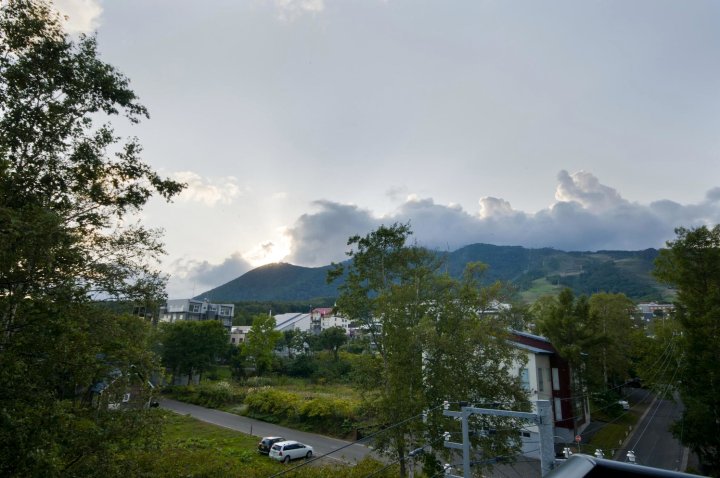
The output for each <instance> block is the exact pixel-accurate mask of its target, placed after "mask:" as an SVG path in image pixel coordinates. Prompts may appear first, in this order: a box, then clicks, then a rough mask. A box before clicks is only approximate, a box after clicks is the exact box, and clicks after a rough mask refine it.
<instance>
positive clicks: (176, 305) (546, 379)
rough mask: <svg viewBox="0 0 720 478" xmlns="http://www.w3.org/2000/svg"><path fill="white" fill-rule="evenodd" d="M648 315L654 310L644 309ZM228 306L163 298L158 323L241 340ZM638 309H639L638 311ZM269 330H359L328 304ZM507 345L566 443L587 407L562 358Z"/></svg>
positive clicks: (524, 343) (540, 346)
mask: <svg viewBox="0 0 720 478" xmlns="http://www.w3.org/2000/svg"><path fill="white" fill-rule="evenodd" d="M661 306H662V304H648V307H661ZM502 308H503V305H502V304H501V305H497V306H496V307H493V309H492V310H490V311H486V312H487V313H497V311H499V310H500V309H502ZM648 310H649V311H650V312H649V313H650V314H653V313H656V312H654V310H657V309H648ZM234 311H235V308H234V305H233V304H215V303H211V302H208V301H207V300H196V299H181V300H169V301H168V302H167V305H166V306H165V307H163V308H162V309H161V312H160V321H163V322H176V321H178V320H220V321H222V323H223V325H225V327H227V328H228V332H229V336H230V342H231V343H232V344H234V345H239V344H241V343H243V342H244V341H245V340H246V338H247V334H248V332H249V331H250V328H251V327H250V326H233V325H232V317H233V315H234ZM643 312H644V310H643ZM274 317H275V323H276V325H275V330H278V331H281V332H284V331H287V330H296V331H301V332H309V333H316V334H317V333H320V332H321V331H322V330H325V329H328V328H330V327H341V328H343V329H345V331H346V333H347V334H348V335H349V336H353V335H356V334H359V333H360V331H359V330H358V329H355V328H353V327H352V326H351V324H350V321H349V320H348V319H347V318H344V317H341V316H338V315H335V314H334V313H333V309H332V308H329V307H328V308H322V307H321V308H316V309H313V310H311V311H310V312H307V313H297V312H293V313H286V314H277V315H275V316H274ZM510 340H511V342H512V344H513V345H514V346H515V347H517V348H518V349H520V350H521V351H522V352H523V353H524V355H525V357H524V358H525V361H524V363H523V364H518V366H517V369H516V370H515V371H514V373H515V375H516V376H517V377H519V378H520V382H521V384H522V385H523V387H524V388H525V389H526V390H527V393H528V397H529V399H530V400H531V401H533V402H534V401H536V400H548V401H549V402H550V403H551V404H552V411H553V417H554V421H555V431H554V434H555V438H556V440H557V441H558V442H563V443H569V442H572V441H573V440H574V438H575V436H576V435H577V434H580V433H582V431H583V430H584V429H585V427H587V425H588V424H589V423H590V408H589V403H588V399H587V396H586V395H585V394H581V395H580V396H573V393H572V390H573V389H574V387H573V386H572V383H573V380H574V372H573V370H571V368H570V366H569V364H568V363H567V361H565V360H564V359H563V358H562V357H560V355H559V354H558V352H557V350H556V349H555V348H554V347H553V345H552V344H551V343H550V341H549V340H548V339H546V338H544V337H541V336H537V335H532V334H529V333H525V332H519V331H513V332H512V334H511V337H510ZM522 433H523V442H524V443H525V444H526V445H525V447H526V448H527V450H525V452H526V454H527V455H528V456H532V455H534V454H536V453H537V450H536V449H537V443H538V440H539V432H538V430H537V429H536V427H528V428H526V429H525V430H524V431H523V432H522Z"/></svg>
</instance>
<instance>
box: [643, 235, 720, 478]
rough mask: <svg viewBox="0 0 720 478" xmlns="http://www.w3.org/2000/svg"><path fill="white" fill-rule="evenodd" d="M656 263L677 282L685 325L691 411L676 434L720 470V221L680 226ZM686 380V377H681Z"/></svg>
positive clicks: (682, 373)
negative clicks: (695, 226) (685, 226)
mask: <svg viewBox="0 0 720 478" xmlns="http://www.w3.org/2000/svg"><path fill="white" fill-rule="evenodd" d="M675 232H676V234H677V238H676V239H675V240H674V241H670V242H668V243H667V246H668V247H667V249H663V250H661V251H660V255H659V256H658V258H657V260H656V263H655V267H656V269H655V276H656V277H657V278H658V279H660V280H661V281H663V282H665V283H668V284H671V285H674V286H675V287H677V298H676V301H675V305H676V309H675V317H674V320H677V322H678V323H679V324H680V327H681V332H682V339H681V340H678V341H677V343H678V344H679V354H678V355H679V361H678V370H677V373H676V374H673V375H675V377H676V380H677V382H676V385H677V386H678V388H679V390H680V394H681V397H682V401H683V404H684V405H685V411H684V412H683V417H682V420H681V422H679V423H678V424H676V426H675V429H674V431H675V433H676V435H677V436H678V437H679V438H680V439H681V440H682V442H683V443H684V444H685V445H687V446H689V447H691V448H692V449H693V451H695V452H696V453H697V454H698V455H699V456H700V458H701V460H702V462H703V463H704V464H705V465H706V466H707V467H708V470H706V471H708V472H709V473H710V474H711V475H714V476H716V475H718V474H720V435H719V434H718V426H720V347H718V343H720V225H716V226H715V227H713V228H707V227H705V226H702V227H699V228H696V229H685V228H679V229H676V231H675ZM679 379H681V380H679Z"/></svg>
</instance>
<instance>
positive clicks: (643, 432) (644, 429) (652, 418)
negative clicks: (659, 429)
mask: <svg viewBox="0 0 720 478" xmlns="http://www.w3.org/2000/svg"><path fill="white" fill-rule="evenodd" d="M680 365H681V364H680V363H678V365H677V367H676V368H675V373H673V376H672V378H671V379H670V383H668V384H667V386H666V387H665V392H664V394H665V393H667V392H669V391H670V387H671V386H672V383H673V381H674V380H675V376H676V375H677V373H678V371H679V370H680ZM660 405H662V401H658V404H657V406H656V407H655V411H654V412H653V414H652V415H651V416H650V419H649V420H648V421H647V423H646V424H645V428H643V431H642V432H641V433H640V436H639V437H638V439H637V440H636V441H635V444H634V445H633V447H632V450H634V449H635V447H636V446H637V445H638V443H640V440H641V439H642V437H643V435H645V431H647V429H648V427H649V426H650V423H652V421H653V420H654V419H655V415H656V414H657V412H658V410H659V409H660Z"/></svg>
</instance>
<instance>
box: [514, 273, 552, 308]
mask: <svg viewBox="0 0 720 478" xmlns="http://www.w3.org/2000/svg"><path fill="white" fill-rule="evenodd" d="M560 290H562V287H561V286H558V285H555V284H551V283H550V282H548V280H547V279H546V278H544V277H543V278H541V279H535V280H534V281H532V287H531V288H529V289H528V290H525V291H523V292H521V293H520V297H521V298H522V301H523V302H525V303H526V304H532V303H533V302H535V301H536V300H537V299H538V298H540V297H542V296H545V295H556V294H557V293H558V292H560Z"/></svg>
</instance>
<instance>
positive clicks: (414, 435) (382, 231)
mask: <svg viewBox="0 0 720 478" xmlns="http://www.w3.org/2000/svg"><path fill="white" fill-rule="evenodd" d="M410 234H411V231H410V227H409V226H408V225H403V224H394V225H392V226H381V227H379V228H378V229H377V230H375V231H373V232H371V233H369V234H368V235H366V236H364V237H360V236H354V237H351V238H350V239H349V240H348V245H349V246H353V247H354V250H352V251H351V252H349V255H350V257H351V258H352V263H351V264H350V265H349V266H348V267H347V270H345V268H344V267H343V266H341V265H336V266H335V269H334V271H333V272H332V273H331V274H330V276H329V278H330V279H333V278H335V277H340V276H341V275H343V274H346V276H345V277H346V278H345V282H344V283H343V284H342V285H340V292H341V293H340V297H339V298H338V301H337V307H338V309H339V311H340V313H342V314H343V315H344V316H346V317H348V318H349V319H350V320H352V321H354V322H356V323H360V324H362V325H363V326H364V327H365V329H366V330H368V331H369V333H370V334H371V336H372V341H373V344H374V346H375V347H376V349H377V351H378V355H379V356H380V360H379V361H378V362H379V363H378V365H379V366H378V368H377V372H378V373H377V374H375V375H376V376H375V377H364V378H363V377H359V378H360V379H363V380H365V381H366V383H368V384H370V383H373V382H374V383H376V384H377V383H378V382H379V385H380V386H379V388H377V389H375V390H368V391H366V393H365V400H366V406H367V407H368V408H369V409H370V410H372V412H373V413H374V414H375V418H376V420H377V421H378V424H379V425H381V426H387V427H389V426H391V425H392V427H391V428H390V429H389V430H388V431H387V432H385V433H383V434H380V435H378V436H377V437H376V438H375V442H376V445H377V446H378V448H379V449H380V450H383V451H385V452H387V453H389V454H390V455H391V456H393V457H394V458H395V459H397V460H400V473H401V475H404V474H405V473H406V468H405V463H406V458H407V456H408V453H409V451H410V450H412V449H414V448H416V447H421V446H425V445H431V446H433V450H435V451H434V452H433V453H431V454H430V455H431V457H432V458H430V459H428V460H427V461H426V466H427V467H428V468H427V471H429V472H432V473H434V472H436V469H435V468H434V466H436V465H437V463H438V458H436V457H435V453H437V454H440V453H442V448H441V447H439V446H438V443H439V441H438V439H439V437H441V435H442V429H443V426H445V425H447V421H446V420H445V419H444V418H443V416H442V413H441V411H440V410H438V409H437V406H438V405H439V404H441V403H442V402H443V401H444V400H449V401H453V402H457V401H482V402H485V401H486V400H492V401H495V400H502V401H504V402H506V403H508V404H510V405H509V406H511V407H513V406H514V407H515V408H516V409H517V408H518V407H521V408H522V407H524V406H525V404H526V402H525V398H524V394H523V392H522V391H521V389H520V385H519V383H518V381H517V379H514V378H512V377H511V376H510V373H509V371H510V369H511V368H512V367H513V365H514V364H516V363H517V362H518V360H520V357H519V355H518V354H517V352H516V351H514V349H513V348H512V347H511V346H510V345H509V344H508V342H507V340H506V329H505V327H504V325H503V324H502V323H501V322H500V321H498V320H494V319H492V318H489V317H487V316H485V315H483V311H484V310H486V309H487V307H488V305H489V303H490V301H491V300H492V299H494V298H496V297H497V294H498V292H499V290H500V288H498V287H491V288H481V287H480V286H479V281H478V280H477V275H476V274H474V272H475V271H478V270H481V269H482V268H481V267H479V266H471V268H470V270H469V272H468V273H466V274H465V276H464V278H463V279H462V280H457V279H453V278H451V277H449V276H448V275H446V274H443V273H441V272H439V265H440V264H439V262H438V260H437V256H436V255H434V254H432V253H430V252H428V251H426V250H424V249H422V248H420V247H417V246H412V245H408V244H407V240H408V237H409V235H410ZM368 378H370V379H373V380H369V381H368V380H366V379H368ZM430 408H435V410H434V411H433V413H432V416H431V417H429V418H428V420H427V421H426V422H423V421H422V420H420V419H419V418H417V419H409V418H411V417H419V416H420V415H421V414H422V412H423V410H427V409H430ZM450 425H451V426H452V424H450ZM516 438H517V434H514V435H513V436H512V437H511V436H503V437H500V436H498V437H496V439H492V440H491V441H492V443H489V442H485V443H480V437H479V436H476V437H474V438H473V439H474V440H475V441H476V445H478V446H482V445H484V448H485V449H486V450H489V449H490V448H493V449H494V453H502V452H504V451H510V450H511V449H514V446H516V445H517V442H516V441H515V439H516ZM440 440H441V439H440Z"/></svg>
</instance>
